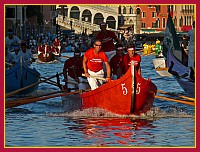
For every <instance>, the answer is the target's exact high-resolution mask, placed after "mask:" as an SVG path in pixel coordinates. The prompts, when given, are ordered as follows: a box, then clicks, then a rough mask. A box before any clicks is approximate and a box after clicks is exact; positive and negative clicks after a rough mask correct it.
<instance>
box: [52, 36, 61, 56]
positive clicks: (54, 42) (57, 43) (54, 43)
mask: <svg viewBox="0 0 200 152" xmlns="http://www.w3.org/2000/svg"><path fill="white" fill-rule="evenodd" d="M53 47H54V48H55V50H56V52H55V53H56V54H59V55H60V48H61V45H60V41H59V40H58V38H57V37H56V38H55V39H54V41H53Z"/></svg>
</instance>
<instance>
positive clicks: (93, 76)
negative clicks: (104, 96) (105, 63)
mask: <svg viewBox="0 0 200 152" xmlns="http://www.w3.org/2000/svg"><path fill="white" fill-rule="evenodd" d="M82 76H84V77H85V74H82ZM89 77H90V78H95V79H99V80H103V81H106V79H105V78H101V77H97V76H92V75H90V76H89Z"/></svg>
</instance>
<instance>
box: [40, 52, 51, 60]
mask: <svg viewBox="0 0 200 152" xmlns="http://www.w3.org/2000/svg"><path fill="white" fill-rule="evenodd" d="M38 58H39V59H40V61H42V62H50V61H53V60H55V55H54V54H53V53H52V52H49V53H43V52H41V53H40V54H39V55H38Z"/></svg>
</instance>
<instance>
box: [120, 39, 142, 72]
mask: <svg viewBox="0 0 200 152" xmlns="http://www.w3.org/2000/svg"><path fill="white" fill-rule="evenodd" d="M127 52H128V53H127V54H125V55H124V56H123V65H122V66H123V74H125V73H126V72H127V70H128V69H129V67H130V65H131V61H134V66H135V69H136V71H137V72H138V73H139V74H140V75H141V67H140V62H141V56H140V55H139V54H137V53H135V45H134V44H133V43H130V44H128V46H127Z"/></svg>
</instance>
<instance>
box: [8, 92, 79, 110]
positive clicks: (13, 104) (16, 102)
mask: <svg viewBox="0 0 200 152" xmlns="http://www.w3.org/2000/svg"><path fill="white" fill-rule="evenodd" d="M78 93H80V91H76V92H63V93H58V94H55V95H50V96H43V97H39V98H38V97H36V98H30V99H20V100H7V101H6V102H5V108H6V109H7V108H12V107H17V106H20V105H24V104H28V103H33V102H37V101H41V100H46V99H50V98H56V97H61V96H66V95H71V94H78Z"/></svg>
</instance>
